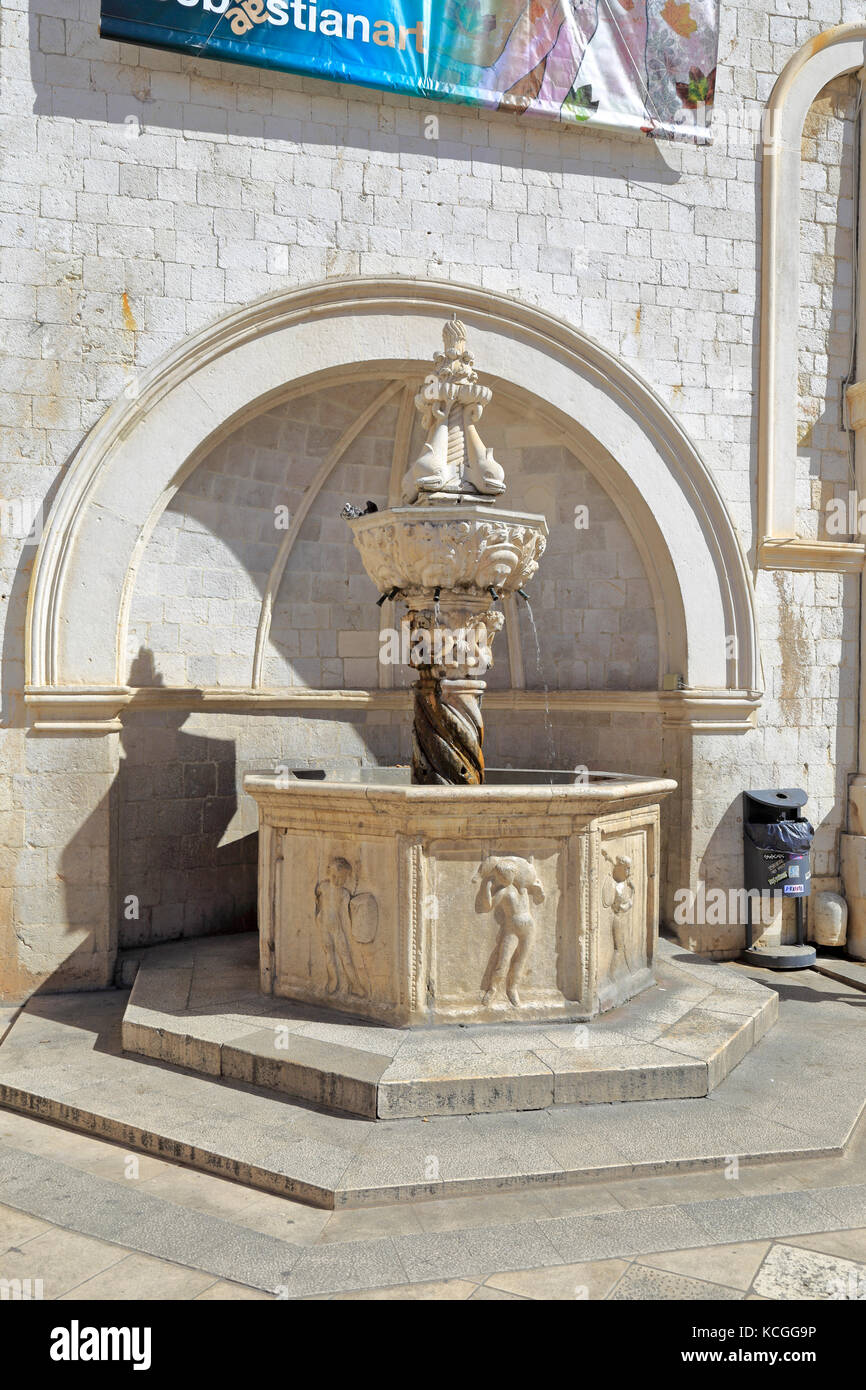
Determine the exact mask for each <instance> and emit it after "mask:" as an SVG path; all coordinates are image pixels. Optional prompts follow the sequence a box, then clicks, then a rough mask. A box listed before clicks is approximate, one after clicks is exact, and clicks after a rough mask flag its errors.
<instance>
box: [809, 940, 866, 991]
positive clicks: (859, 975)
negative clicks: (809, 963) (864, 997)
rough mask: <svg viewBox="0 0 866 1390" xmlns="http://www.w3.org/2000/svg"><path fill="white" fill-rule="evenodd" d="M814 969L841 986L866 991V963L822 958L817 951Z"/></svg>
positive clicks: (834, 957)
mask: <svg viewBox="0 0 866 1390" xmlns="http://www.w3.org/2000/svg"><path fill="white" fill-rule="evenodd" d="M815 969H816V970H817V971H818V973H819V974H821V975H826V976H827V978H828V979H830V980H839V981H840V982H841V983H842V984H843V985H850V986H851V988H852V989H860V990H863V991H866V961H860V960H843V959H841V958H840V957H839V956H822V955H821V953H820V949H819V952H818V959H817V960H816V961H815Z"/></svg>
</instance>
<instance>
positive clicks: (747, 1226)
mask: <svg viewBox="0 0 866 1390" xmlns="http://www.w3.org/2000/svg"><path fill="white" fill-rule="evenodd" d="M820 1196H821V1194H820V1193H819V1192H807V1191H802V1192H775V1193H770V1194H768V1195H767V1196H761V1197H738V1198H736V1199H734V1198H730V1199H729V1200H728V1201H726V1202H724V1201H717V1202H690V1203H689V1205H688V1208H687V1210H688V1212H689V1216H690V1217H691V1219H692V1220H693V1221H695V1222H697V1223H698V1224H699V1225H700V1226H701V1227H703V1229H704V1231H705V1232H706V1234H707V1235H708V1236H709V1237H710V1238H711V1240H713V1241H717V1242H719V1243H720V1244H721V1243H723V1242H724V1243H730V1242H734V1241H748V1240H761V1239H765V1238H770V1237H774V1236H786V1235H799V1234H801V1233H808V1232H809V1231H826V1230H829V1229H830V1228H831V1227H832V1224H833V1220H834V1218H833V1217H832V1216H831V1215H830V1213H829V1212H828V1211H827V1209H826V1208H825V1207H824V1206H823V1205H822V1204H821V1200H820ZM704 1244H706V1241H705V1242H704Z"/></svg>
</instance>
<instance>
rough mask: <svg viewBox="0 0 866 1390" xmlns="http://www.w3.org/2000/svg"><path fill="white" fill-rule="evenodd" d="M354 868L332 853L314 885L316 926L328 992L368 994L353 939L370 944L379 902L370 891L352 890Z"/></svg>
mask: <svg viewBox="0 0 866 1390" xmlns="http://www.w3.org/2000/svg"><path fill="white" fill-rule="evenodd" d="M354 878H355V874H354V870H353V868H352V865H351V864H350V863H349V861H348V859H343V858H342V856H340V855H334V856H333V857H332V858H331V859H329V861H328V866H327V868H326V870H325V873H324V876H323V877H322V878H320V879H319V881H318V883H317V884H316V926H317V928H318V931H319V935H320V937H321V941H322V947H323V949H324V952H325V966H326V969H327V972H328V985H327V989H328V993H329V994H336V993H338V992H339V993H341V994H351V995H355V996H356V997H357V998H363V997H365V996H366V995H368V994H369V992H370V991H369V989H367V988H366V987H365V985H364V982H363V980H362V970H361V968H359V966H358V964H357V962H356V960H355V952H354V950H353V942H357V943H358V944H359V945H363V946H366V945H371V944H372V942H373V941H375V939H376V934H377V932H378V929H379V905H378V903H377V901H376V899H375V897H374V896H373V894H372V893H355V892H354V891H353V884H354Z"/></svg>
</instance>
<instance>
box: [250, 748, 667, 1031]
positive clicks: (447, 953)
mask: <svg viewBox="0 0 866 1390" xmlns="http://www.w3.org/2000/svg"><path fill="white" fill-rule="evenodd" d="M317 773H318V774H324V775H318V776H317V775H315V774H317ZM409 775H410V774H409V769H408V768H376V769H364V770H361V771H360V772H359V773H358V774H357V775H356V777H355V779H354V780H349V779H348V778H347V776H346V774H345V773H344V772H340V773H337V772H336V770H331V771H329V770H328V769H326V768H320V769H313V768H299V769H298V770H297V772H296V773H295V774H293V775H286V774H285V773H265V772H262V773H249V774H248V775H247V776H246V777H245V778H244V787H245V789H246V791H247V792H248V793H249V795H250V796H252V797H253V798H254V799H255V800H256V802H257V803H258V807H259V935H260V942H259V951H260V957H259V958H260V972H261V986H262V989H263V991H264V992H265V993H267V994H276V995H280V996H283V997H285V998H289V999H296V1000H301V1001H305V1002H308V1003H312V1004H317V1005H323V1006H325V1007H326V1008H331V1009H335V1010H339V1011H342V1012H345V1013H347V1014H354V1015H358V1016H362V1017H366V1018H371V1019H376V1020H378V1021H379V1022H383V1023H390V1024H393V1025H395V1026H398V1027H407V1026H408V1027H411V1026H415V1027H418V1026H429V1025H431V1024H434V1025H435V1024H453V1023H495V1022H503V1023H505V1022H507V1023H512V1022H513V1023H520V1022H530V1021H536V1020H543V1019H557V1020H560V1021H561V1020H573V1021H575V1022H578V1021H585V1020H588V1019H591V1018H594V1017H595V1016H596V1015H597V1014H599V1013H602V1012H604V1011H605V1010H607V1009H611V1008H614V1007H616V1006H617V1005H618V1004H622V1003H623V1002H624V1001H625V1000H627V999H630V998H632V997H633V996H634V995H635V994H637V993H639V991H640V990H642V989H645V988H646V987H647V986H648V985H650V984H651V983H652V982H653V962H654V957H655V948H656V942H657V938H658V865H659V815H660V803H661V801H662V800H663V799H664V798H665V797H666V796H668V795H669V794H670V793H671V792H672V791H674V790H675V788H676V783H675V782H672V781H670V780H669V779H667V778H652V777H631V776H627V775H623V774H617V773H607V772H596V773H590V774H588V775H584V776H583V777H576V775H575V773H574V772H573V771H572V772H566V771H557V772H546V771H522V770H519V769H494V768H489V769H487V772H486V781H485V782H484V783H483V784H482V785H480V786H474V787H459V788H455V787H451V786H435V785H427V786H418V785H412V784H411V783H410V781H409Z"/></svg>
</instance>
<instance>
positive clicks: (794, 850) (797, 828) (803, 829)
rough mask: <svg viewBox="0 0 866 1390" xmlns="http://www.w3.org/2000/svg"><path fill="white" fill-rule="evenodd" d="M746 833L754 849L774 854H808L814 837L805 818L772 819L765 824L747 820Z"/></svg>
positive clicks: (812, 829)
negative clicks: (769, 851)
mask: <svg viewBox="0 0 866 1390" xmlns="http://www.w3.org/2000/svg"><path fill="white" fill-rule="evenodd" d="M746 834H747V835H748V837H749V839H750V840H751V842H752V844H753V845H754V846H755V848H756V849H762V850H771V851H772V852H774V853H775V854H808V853H809V851H810V849H811V848H812V841H813V839H814V838H815V831H814V828H813V827H812V826H811V825H810V824H809V822H808V821H807V820H774V821H770V822H769V823H768V824H767V825H764V824H762V823H761V822H759V821H748V822H747V824H746Z"/></svg>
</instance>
